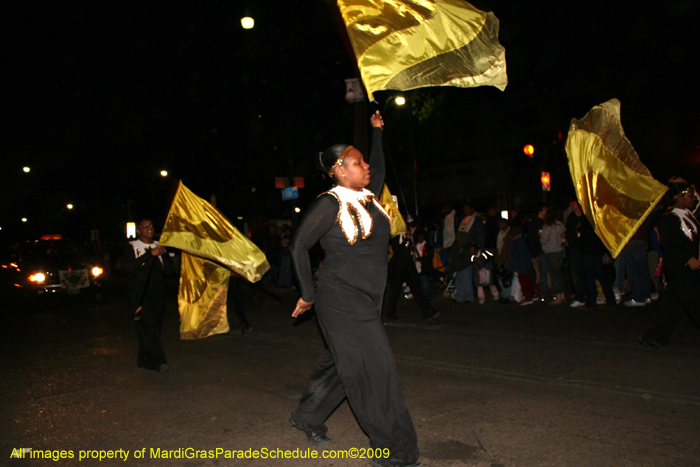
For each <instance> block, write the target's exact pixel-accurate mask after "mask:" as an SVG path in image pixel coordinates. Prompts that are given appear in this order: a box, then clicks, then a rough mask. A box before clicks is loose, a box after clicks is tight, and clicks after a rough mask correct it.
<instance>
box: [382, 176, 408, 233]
mask: <svg viewBox="0 0 700 467" xmlns="http://www.w3.org/2000/svg"><path fill="white" fill-rule="evenodd" d="M379 204H381V205H382V207H383V208H384V210H385V211H386V213H387V214H389V217H390V218H391V236H392V237H395V236H397V235H399V234H401V233H403V232H405V231H406V222H404V220H403V216H402V215H401V212H399V207H398V206H397V205H396V201H395V200H394V197H393V196H391V193H390V192H389V188H387V186H386V184H384V187H383V188H382V194H381V196H380V197H379Z"/></svg>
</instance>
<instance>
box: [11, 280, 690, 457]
mask: <svg viewBox="0 0 700 467" xmlns="http://www.w3.org/2000/svg"><path fill="white" fill-rule="evenodd" d="M176 287H177V284H176V282H175V281H171V282H170V283H169V293H168V300H167V307H166V320H165V327H164V330H163V339H164V345H165V349H166V353H167V355H168V358H169V362H170V371H169V372H168V373H167V374H160V373H157V372H153V371H147V370H141V369H139V368H137V366H136V349H137V341H136V336H135V332H134V329H133V327H132V326H133V324H132V322H131V318H130V316H129V310H128V307H127V306H126V303H125V300H124V297H123V294H122V293H121V290H122V284H121V283H120V281H119V280H115V282H114V283H113V284H111V286H109V287H108V288H107V291H106V293H105V298H104V299H103V300H101V301H93V300H92V299H91V298H89V297H84V296H79V297H65V298H64V299H61V300H56V301H55V302H54V301H51V302H45V303H39V304H38V306H36V307H34V308H33V309H27V308H26V307H24V306H22V304H21V303H17V302H12V301H9V300H6V301H5V303H4V305H3V311H2V316H3V326H2V327H1V329H0V338H1V339H2V353H1V354H0V369H1V371H2V373H1V374H2V378H0V395H1V401H0V413H1V414H2V417H1V419H0V433H1V434H2V436H0V453H1V454H2V456H1V457H0V458H2V459H5V461H3V462H1V463H0V465H10V466H45V465H46V466H49V465H66V466H86V465H87V466H98V465H100V466H112V465H129V466H131V465H138V466H146V465H147V466H164V467H177V466H228V465H240V466H256V467H262V466H309V467H311V466H334V467H343V466H367V465H369V460H368V459H366V458H364V459H362V458H348V457H347V456H349V455H351V454H353V453H356V454H357V455H363V454H364V455H365V457H366V454H367V453H366V449H367V448H368V447H369V443H368V440H367V438H366V436H365V435H364V434H363V432H362V431H361V429H360V428H359V426H358V425H357V422H356V421H355V419H354V417H353V415H352V411H351V410H350V408H349V407H348V405H347V404H346V403H344V404H342V405H341V406H340V407H339V408H338V409H337V410H336V412H335V413H334V414H333V415H332V416H331V417H330V419H329V420H328V421H327V425H328V427H329V431H328V436H329V437H330V438H331V439H332V442H331V444H330V445H329V446H326V447H323V448H319V447H310V446H309V445H308V443H307V441H306V438H305V436H304V435H303V433H302V432H300V431H298V430H296V429H294V428H292V427H291V426H290V425H289V423H288V421H287V419H288V416H289V414H290V412H291V411H292V410H294V408H295V406H296V404H297V403H298V400H299V397H300V395H301V392H302V391H303V389H304V384H305V383H306V380H307V378H308V376H309V374H310V372H311V369H312V368H313V365H314V363H315V362H316V359H317V358H318V357H319V356H320V355H321V353H322V352H323V349H324V344H323V339H322V337H321V335H320V332H319V328H318V325H317V323H316V320H315V316H313V314H312V313H309V314H308V315H305V316H302V317H301V318H300V319H297V320H295V319H293V318H291V317H290V315H291V312H292V310H293V308H294V303H295V302H296V299H297V295H296V294H295V292H294V290H293V289H281V288H271V289H267V290H268V291H269V292H272V293H274V294H277V295H278V296H279V297H280V300H281V301H278V300H276V299H275V298H273V297H272V296H270V295H268V294H262V293H260V292H258V291H257V290H256V289H254V288H251V287H244V299H245V302H246V307H247V314H248V317H249V320H250V322H251V324H252V326H253V331H252V332H251V333H249V334H246V335H244V336H241V335H240V332H239V331H238V329H237V328H238V323H235V322H234V323H233V327H234V329H233V331H232V332H231V333H229V334H225V335H218V336H213V337H210V338H207V339H203V340H197V341H181V340H180V339H179V331H178V326H179V321H178V315H177V300H176V292H177V291H176ZM433 303H434V305H435V306H436V308H438V309H439V310H440V312H441V317H440V318H439V319H438V321H437V323H435V324H431V325H428V324H425V323H423V322H422V320H421V318H420V316H421V313H420V310H419V309H418V307H417V305H416V304H415V303H414V302H413V301H412V300H409V299H402V301H401V303H400V305H399V310H398V315H399V319H398V320H397V321H391V322H388V323H386V331H387V334H388V336H389V339H390V341H391V344H392V347H393V349H394V354H395V356H396V360H397V362H398V366H399V374H400V376H401V381H402V386H403V390H404V396H405V398H406V402H407V405H408V408H409V410H410V411H411V414H412V416H413V419H414V423H415V425H416V430H417V433H418V440H419V446H420V449H421V454H422V457H421V462H422V463H423V465H424V466H426V467H457V466H470V467H550V466H552V467H555V466H556V467H564V466H566V467H575V466H596V467H597V466H609V467H613V466H614V467H625V466H629V467H645V466H648V467H696V466H698V465H700V438H699V437H698V436H699V435H700V328H698V327H697V326H696V325H695V324H694V323H692V322H691V321H690V320H689V319H688V318H687V317H684V318H683V319H682V320H681V323H680V324H679V327H678V329H677V331H676V333H675V335H674V337H673V340H672V342H671V345H670V346H669V348H668V349H654V348H648V347H643V346H641V345H640V344H639V343H638V341H637V338H638V336H639V334H640V333H641V332H642V331H643V330H644V329H645V328H646V327H648V326H649V325H650V324H651V323H653V320H654V315H655V313H656V312H657V311H658V305H657V304H656V303H654V304H652V305H650V306H647V307H639V308H627V307H618V309H613V310H610V309H606V308H601V309H597V310H593V311H591V310H586V309H583V308H576V309H573V308H570V307H569V306H568V305H559V306H550V305H547V304H535V305H532V306H527V307H522V306H518V305H516V304H501V303H494V302H487V303H486V304H484V305H476V304H459V303H456V302H454V301H452V300H451V299H449V298H445V297H442V296H439V297H436V298H435V299H434V300H433ZM19 448H31V449H32V451H31V452H32V453H33V454H34V456H35V458H30V457H29V456H30V454H25V457H24V458H21V459H12V458H11V455H12V453H13V449H19ZM217 448H218V449H221V451H220V452H221V453H220V454H218V453H217V452H216V449H217ZM309 448H311V449H310V450H309ZM144 449H145V450H144ZM353 449H356V451H354V450H353ZM120 450H121V451H120ZM158 450H160V451H158ZM61 451H63V455H65V456H70V455H73V456H74V457H73V458H64V459H59V460H57V461H54V460H51V459H49V458H46V459H38V458H36V455H37V454H39V453H40V454H42V455H44V456H49V457H51V456H60V455H61ZM100 451H102V455H103V456H105V455H113V456H124V455H125V453H126V452H127V451H128V455H129V457H128V458H127V459H126V461H125V460H124V458H123V457H122V458H112V459H110V458H105V459H102V460H99V459H95V458H90V457H88V458H87V459H82V460H80V459H79V456H80V455H81V454H82V455H87V456H99V455H100ZM310 451H313V452H314V453H315V454H316V455H317V456H318V457H319V458H317V459H309V458H287V459H285V458H279V456H283V455H285V453H287V454H288V455H290V456H291V455H297V456H300V455H307V456H308V455H310V454H309V453H310ZM342 451H345V452H342ZM237 452H238V453H239V454H241V455H243V456H246V455H247V456H252V455H253V454H254V453H255V452H257V453H258V455H263V456H265V455H267V457H268V458H257V459H254V458H245V457H244V458H242V459H229V458H227V457H226V456H227V454H226V453H228V455H229V456H230V455H235V454H236V453H237ZM324 452H325V455H326V457H335V458H329V459H322V458H320V457H321V456H323V455H324ZM158 453H160V457H156V455H157V454H158ZM163 453H165V454H170V456H169V457H163ZM266 453H267V454H266ZM136 455H142V457H141V458H137V457H135V456H136ZM192 455H198V456H199V457H202V455H205V456H207V455H209V456H211V455H213V456H214V457H213V458H211V457H205V458H187V457H188V456H190V457H191V456H192ZM272 455H277V456H278V457H276V458H272V457H271V456H272ZM5 463H7V464H5Z"/></svg>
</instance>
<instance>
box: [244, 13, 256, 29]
mask: <svg viewBox="0 0 700 467" xmlns="http://www.w3.org/2000/svg"><path fill="white" fill-rule="evenodd" d="M241 26H243V29H253V28H254V27H255V20H254V19H253V18H251V17H250V16H244V17H243V18H241Z"/></svg>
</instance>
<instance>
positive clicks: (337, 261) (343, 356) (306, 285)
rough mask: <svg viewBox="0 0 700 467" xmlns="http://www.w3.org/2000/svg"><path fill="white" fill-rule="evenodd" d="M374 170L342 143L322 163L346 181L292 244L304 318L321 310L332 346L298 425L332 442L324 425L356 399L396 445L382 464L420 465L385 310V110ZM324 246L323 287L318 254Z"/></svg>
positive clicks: (378, 440)
mask: <svg viewBox="0 0 700 467" xmlns="http://www.w3.org/2000/svg"><path fill="white" fill-rule="evenodd" d="M370 121H371V124H372V126H373V127H374V128H373V130H372V149H371V152H370V154H371V157H372V158H371V162H372V171H371V178H370V166H369V164H367V163H366V162H365V161H364V158H363V155H362V153H361V152H360V151H358V150H357V149H355V148H353V147H352V146H348V145H344V144H336V145H334V146H331V147H330V148H328V149H327V150H326V151H325V152H324V153H321V154H319V166H320V168H321V169H322V170H323V171H324V172H326V173H328V175H329V176H330V177H331V178H332V179H333V180H334V181H335V182H336V186H334V187H333V188H332V189H331V190H329V191H327V192H325V193H323V194H322V195H320V196H319V197H318V198H316V200H315V201H314V202H313V204H312V205H311V206H310V207H309V209H308V212H307V213H306V215H305V217H304V219H303V220H302V222H301V225H300V226H299V229H298V230H297V233H296V235H295V237H294V240H293V242H292V247H291V249H292V257H293V260H294V267H295V269H296V273H297V277H298V279H299V283H300V284H299V285H300V288H301V298H300V299H299V301H298V302H297V306H296V308H295V309H294V312H293V313H292V316H293V317H297V316H299V315H301V314H302V313H304V312H305V311H307V310H308V309H309V308H311V306H312V305H315V307H316V314H317V316H318V321H319V323H320V325H321V329H322V332H323V335H324V337H325V340H326V343H327V345H328V349H327V350H326V351H325V353H324V354H323V355H322V356H321V358H320V359H319V361H318V363H317V364H316V368H315V369H314V371H313V373H312V375H311V378H310V379H309V382H308V383H307V386H306V391H305V393H304V395H303V396H302V399H301V402H300V403H299V407H298V408H297V409H296V410H295V411H294V412H293V413H292V415H291V417H290V422H291V423H292V424H293V425H294V426H295V427H296V428H298V429H300V430H302V431H304V432H305V433H306V435H307V437H308V438H309V441H310V442H311V443H312V444H315V445H325V444H328V442H329V439H328V438H327V437H326V432H327V428H326V426H325V424H324V422H325V421H326V419H327V418H328V417H329V416H330V415H331V413H332V412H333V411H334V410H335V409H336V408H337V407H338V406H339V405H340V403H341V402H343V400H345V399H346V398H347V399H348V402H349V404H350V407H351V408H352V411H353V413H354V414H355V417H356V418H357V421H358V423H359V424H360V427H361V428H362V430H363V431H364V432H365V433H366V434H367V436H369V439H370V446H371V447H372V448H373V449H388V450H389V452H390V455H389V457H388V458H382V459H377V458H375V459H373V460H371V461H370V463H371V464H372V465H374V466H380V467H384V466H392V467H393V466H397V467H398V466H401V467H408V466H417V465H420V464H418V463H417V461H418V456H419V453H418V445H417V439H416V431H415V428H414V427H413V421H412V420H411V416H410V414H409V413H408V409H406V406H405V404H404V399H403V394H402V391H401V386H400V383H399V376H398V371H397V368H396V362H395V361H394V356H393V352H392V350H391V347H390V345H389V341H388V339H387V336H386V333H385V331H384V326H383V325H382V322H381V319H380V314H381V305H382V298H383V296H384V288H385V285H386V277H387V253H388V244H389V237H390V232H391V220H390V218H389V216H388V214H387V213H386V211H385V210H384V209H383V208H382V206H381V205H380V204H379V202H378V201H377V197H378V196H379V194H380V192H381V189H382V187H383V185H384V174H385V166H384V154H383V151H382V128H383V126H384V123H383V121H382V117H381V115H380V114H379V112H376V113H375V114H374V115H372V117H371V119H370ZM319 241H320V244H321V247H322V248H323V250H324V253H325V258H324V260H323V268H321V269H320V271H319V278H318V289H317V290H315V291H314V287H313V279H312V275H311V266H310V261H309V254H308V251H309V250H310V249H311V248H312V247H313V246H314V244H315V243H316V242H319Z"/></svg>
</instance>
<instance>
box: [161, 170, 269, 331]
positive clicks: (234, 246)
mask: <svg viewBox="0 0 700 467" xmlns="http://www.w3.org/2000/svg"><path fill="white" fill-rule="evenodd" d="M159 243H160V244H161V245H164V246H170V247H174V248H178V249H180V250H182V263H181V269H180V288H179V291H178V309H179V311H180V338H181V339H183V340H187V339H201V338H204V337H208V336H211V335H213V334H219V333H224V332H228V331H229V324H228V318H227V310H226V298H227V296H228V283H229V278H230V276H231V271H229V269H230V270H232V271H234V272H235V273H236V274H238V275H240V276H242V277H244V278H246V279H248V280H249V281H250V282H256V281H258V280H260V279H261V278H262V276H263V274H265V272H266V271H267V270H268V269H269V268H270V265H269V264H268V262H267V258H266V257H265V254H264V253H263V252H262V251H260V249H258V247H257V246H255V244H254V243H253V242H251V241H250V240H249V239H248V238H247V237H246V236H245V235H243V234H241V233H240V232H239V231H238V229H236V227H234V226H233V224H231V222H229V220H228V219H226V217H225V216H224V215H223V214H221V213H220V212H219V211H218V210H217V209H216V208H214V207H213V206H212V205H211V204H209V203H207V202H206V201H204V200H203V199H201V198H199V197H198V196H196V195H195V194H194V193H192V192H191V191H190V190H188V189H187V188H186V187H185V186H184V185H183V184H182V182H180V184H179V186H178V188H177V193H176V194H175V199H174V200H173V204H172V205H171V206H170V211H169V212H168V217H167V218H166V220H165V226H164V227H163V233H162V234H161V236H160V242H159ZM227 268H228V269H227Z"/></svg>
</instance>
